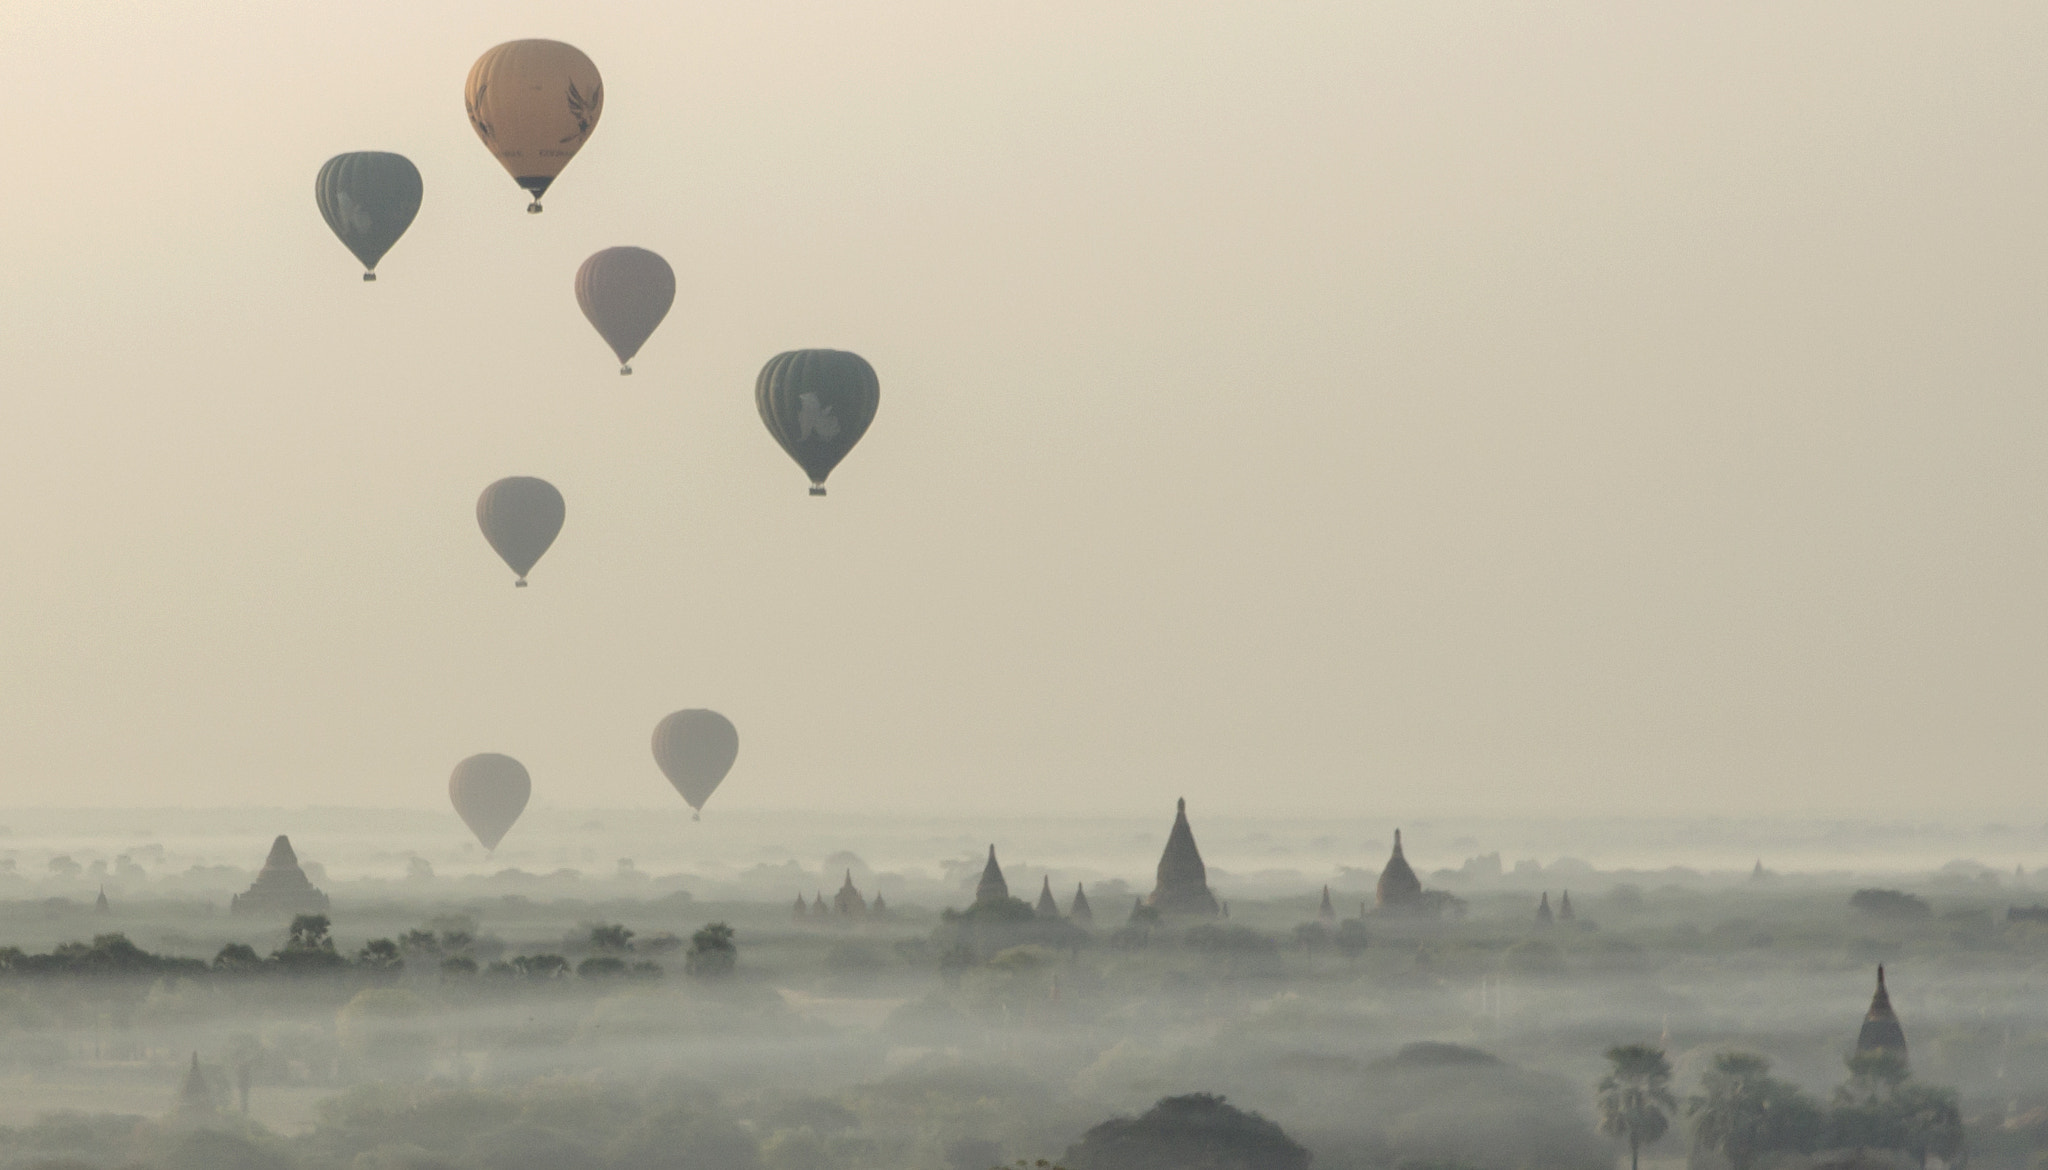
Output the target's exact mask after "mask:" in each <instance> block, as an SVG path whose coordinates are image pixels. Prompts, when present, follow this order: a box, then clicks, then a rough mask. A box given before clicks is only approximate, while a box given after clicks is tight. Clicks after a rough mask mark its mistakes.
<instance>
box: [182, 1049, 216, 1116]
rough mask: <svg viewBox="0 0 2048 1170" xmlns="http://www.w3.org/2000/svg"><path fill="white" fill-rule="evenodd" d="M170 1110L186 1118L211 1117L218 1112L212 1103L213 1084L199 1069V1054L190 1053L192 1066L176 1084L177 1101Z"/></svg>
mask: <svg viewBox="0 0 2048 1170" xmlns="http://www.w3.org/2000/svg"><path fill="white" fill-rule="evenodd" d="M171 1112H172V1113H173V1114H174V1115H175V1116H177V1117H180V1118H183V1119H186V1120H197V1119H199V1118H202V1117H212V1116H213V1115H214V1114H215V1113H217V1112H219V1110H218V1109H216V1107H215V1106H214V1103H213V1086H211V1085H209V1084H207V1083H206V1074H205V1073H204V1072H202V1071H200V1068H199V1054H198V1053H197V1052H195V1053H193V1054H192V1067H190V1068H189V1069H187V1070H185V1080H184V1083H182V1084H180V1085H179V1086H178V1101H177V1104H176V1105H175V1106H173V1107H172V1110H171Z"/></svg>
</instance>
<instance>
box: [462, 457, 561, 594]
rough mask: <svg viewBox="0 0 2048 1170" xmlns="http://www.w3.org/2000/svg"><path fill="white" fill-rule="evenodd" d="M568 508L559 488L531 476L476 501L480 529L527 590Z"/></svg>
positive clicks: (500, 485)
mask: <svg viewBox="0 0 2048 1170" xmlns="http://www.w3.org/2000/svg"><path fill="white" fill-rule="evenodd" d="M566 514H567V506H566V505H564V504H563V503H562V493H560V492H558V491H556V490H555V485H554V484H551V483H549V482H548V481H547V480H544V479H535V478H533V477H532V476H530V475H514V476H510V477H507V478H505V479H501V480H499V481H498V482H496V483H494V484H492V485H491V486H489V487H487V488H485V489H484V494H483V495H480V496H478V497H477V498H476V523H477V527H479V528H481V529H483V530H484V539H485V540H488V541H490V542H491V547H492V548H493V549H496V550H497V553H498V555H499V556H501V557H503V558H505V563H506V564H508V565H510V566H512V571H513V572H514V573H517V574H518V575H519V580H518V582H517V584H518V586H519V588H521V589H524V588H526V574H528V573H529V572H532V571H533V563H534V562H535V561H538V560H539V559H540V557H541V554H542V553H544V552H546V551H548V546H549V545H551V544H553V543H555V536H556V535H557V534H558V533H560V532H561V531H562V518H563V516H564V515H566Z"/></svg>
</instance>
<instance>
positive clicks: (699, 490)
mask: <svg viewBox="0 0 2048 1170" xmlns="http://www.w3.org/2000/svg"><path fill="white" fill-rule="evenodd" d="M519 37H553V38H557V39H562V40H566V41H569V42H571V43H573V44H575V45H577V46H579V47H580V48H582V49H583V50H584V51H585V52H587V53H588V54H589V55H590V56H591V57H592V59H594V60H595V61H596V62H597V64H598V67H599V68H600V69H601V70H602V71H603V74H604V80H605V90H606V102H605V109H604V117H603V121H602V123H601V125H600V126H599V127H598V129H597V130H596V132H595V133H594V134H593V136H592V138H591V141H590V144H589V145H588V146H587V147H586V148H585V149H584V151H583V152H582V154H581V155H580V156H578V157H577V159H576V160H575V162H574V163H573V164H572V165H571V166H570V167H569V168H568V170H567V172H566V173H565V174H564V176H563V178H562V179H561V181H560V182H559V183H558V184H557V185H556V187H555V189H554V190H553V191H551V192H550V193H549V195H548V198H547V207H548V210H547V213H546V214H544V215H540V216H529V215H527V214H525V213H524V211H523V210H522V208H523V207H524V205H525V199H524V197H523V195H522V193H521V192H520V191H518V190H517V189H516V188H515V187H514V185H513V183H512V182H511V180H510V179H509V178H508V177H507V176H506V175H505V173H504V172H503V171H502V170H501V169H500V168H499V167H498V165H497V163H496V162H495V160H493V159H492V158H491V157H490V155H489V154H488V153H487V152H486V151H485V149H484V147H483V146H482V145H481V144H480V143H479V142H478V141H477V140H476V137H475V135H474V134H473V133H472V132H471V130H470V127H469V124H468V122H467V121H466V120H465V118H464V116H463V110H462V103H461V87H462V81H463V77H464V75H465V73H466V72H467V70H468V68H469V65H470V63H471V62H472V61H473V60H474V59H475V58H476V56H477V55H478V54H480V53H481V52H482V51H483V50H485V49H487V48H489V47H490V46H491V45H493V44H496V43H498V42H500V41H504V40H509V39H514V38H519ZM2044 43H2048V6H2043V5H2040V4H2038V3H2034V2H2032V0H2023V2H2015V3H1984V4H1962V5H1947V4H1943V5H1935V4H1880V3H1863V2H1858V3H1853V4H1851V3H1837V4H1822V3H1815V4H1796V5H1788V4H1783V3H1779V2H1776V0H1772V2H1769V3H1756V4H1737V3H1717V4H1712V5H1676V4H1654V5H1634V4H1628V5H1624V4H1563V3H1551V4H1542V5H1523V4H1515V5H1506V4H1499V5H1493V4H1445V3H1438V2H1435V0H1427V2H1422V0H1418V2H1414V3H1370V4H1366V3H1356V2H1345V3H1334V4H1320V5H1316V4H1288V5H1280V4H1254V3H1235V4H1198V3H1191V2H1188V0H1173V2H1171V3H1155V4H1139V3H1124V4H1114V5H1105V4H1093V3H1089V4H1076V3H1049V2H1046V0H1031V2H1029V3H1013V4H966V5H963V4H958V3H952V2H943V3H938V2H935V3H930V4H921V5H913V4H888V5H884V4H819V3H815V2H811V0H805V2H802V3H775V2H769V3H761V2H756V3H749V4H745V5H736V4H716V5H713V4H703V5H680V4H676V3H673V2H661V3H647V4H608V3H596V2H591V0H585V2H583V3H575V4H570V3H559V2H558V3H548V4H540V3H510V2H506V0H489V2H477V3H440V4H431V3H421V2H419V0H403V2H397V0H362V2H357V3H350V4H344V5H318V6H314V5H303V4H292V5H281V4H280V5H262V4H249V3H245V2H236V3H222V2H213V0H208V2H200V0H185V2H183V3H179V4H176V5H169V4H165V5H139V4H134V3H132V2H128V0H121V2H118V3H114V2H108V3H88V2H84V0H56V2H33V3H32V2H29V0H10V2H9V3H7V4H6V5H5V6H4V7H0V108H4V109H5V110H6V134H7V136H8V158H9V160H10V166H9V167H8V183H7V189H6V198H5V200H4V203H0V272H4V280H0V321H4V325H0V494H4V497H5V507H4V510H0V543H4V547H5V550H6V553H7V556H6V560H5V568H4V570H0V571H4V574H5V576H4V584H0V779H4V787H0V804H16V805H22V804H81V803H118V804H173V803H177V804H209V803H247V802H261V803H265V804H290V805H297V804H306V803H346V804H370V805H392V804H421V805H438V804H440V803H441V802H443V801H444V800H445V798H446V797H445V791H446V789H445V785H446V778H447V774H448V770H449V768H450V767H451V766H452V765H453V764H454V763H455V761H456V760H458V759H460V758H461V757H463V756H465V755H468V754H470V753H472V752H478V751H502V752H506V753H509V754H512V755H514V756H517V757H519V758H520V759H521V760H523V761H525V763H526V764H527V766H528V767H529V768H530V769H531V770H532V773H533V775H534V780H535V785H536V789H537V796H538V798H539V799H543V800H548V801H553V802H557V803H563V804H605V805H617V804H634V803H660V804H662V805H664V806H666V805H672V804H674V803H675V802H676V800H677V798H676V797H675V795H674V794H673V792H672V791H671V790H670V789H669V788H668V786H667V784H666V783H665V782H664V781H663V780H662V778H661V776H660V774H659V773H658V772H657V771H656V770H655V768H654V765H653V763H652V761H651V759H650V757H649V751H648V736H649V733H650V731H651V729H652V727H653V725H654V723H655V721H656V720H657V719H659V718H660V717H661V716H662V715H664V714H666V713H667V712H668V711H670V710H672V709H675V708H678V707H686V706H710V707H715V708H717V709H719V710H721V711H723V712H725V713H726V714H727V715H729V716H731V717H732V719H733V720H734V721H735V722H736V723H737V724H738V726H739V728H740V734H741V744H742V746H741V751H740V758H739V764H738V766H737V768H736V769H735V770H734V773H733V775H732V776H731V778H730V779H729V780H728V781H727V784H726V787H725V788H724V789H723V790H721V792H720V793H719V794H718V796H717V797H716V798H714V802H713V806H712V807H713V808H714V809H716V808H718V807H719V806H721V805H723V806H729V807H734V808H741V807H755V808H760V807H793V806H802V807H811V808H823V809H829V808H848V809H854V808H858V809H865V810H889V809H905V810H908V809H942V810H945V811H948V812H956V811H965V812H973V811H976V810H981V809H987V810H989V811H990V812H991V813H995V812H1000V811H1003V810H1020V809H1034V810H1041V811H1052V810H1071V811H1076V812H1086V811H1089V810H1092V809H1115V810H1121V811H1129V810H1158V811H1159V812H1160V813H1161V816H1162V817H1164V816H1166V815H1170V812H1171V808H1172V800H1173V798H1174V797H1176V796H1181V795H1185V796H1187V797H1188V798H1189V800H1190V801H1191V804H1192V811H1194V812H1196V813H1197V815H1198V816H1199V813H1200V812H1201V811H1202V810H1203V809H1209V810H1229V811H1233V812H1250V811H1254V810H1257V809H1262V808H1266V809H1278V810H1286V811H1289V812H1304V811H1310V812H1312V811H1316V810H1321V809H1333V810H1341V811H1343V812H1345V813H1347V814H1373V813H1376V812H1378V811H1379V810H1383V809H1384V810H1388V811H1393V812H1407V811H1415V812H1425V813H1426V812H1430V811H1449V810H1481V809H1483V810H1494V811H1500V812H1515V811H1544V812H1549V813H1570V812H1572V811H1574V810H1580V809H1583V810H1589V811H1597V812H1600V813H1602V814H1617V813H1620V814H1626V813H1631V812H1641V813H1646V814H1649V813H1659V814H1661V813H1669V812H1687V811H1716V812H1730V813H1745V814H1753V813H1770V812H1774V811H1780V810H1794V809H1797V810H1801V811H1808V812H1812V811H1819V812H1827V811H1830V810H1839V811H1840V812H1842V813H1844V814H1849V815H1860V814H1866V813H1869V812H1872V811H1880V810H1885V809H1892V810H1906V811H1913V812H1916V813H1917V812H1925V811H1933V810H1937V809H1941V808H1944V807H1949V806H1951V805H1954V806H1960V807H1962V808H1964V809H1968V810H1972V811H1973V812H1974V811H1975V810H1987V811H1995V812H1997V813H1998V814H2000V815H2002V816H2004V817H2007V818H2014V817H2016V818H2018V819H2019V820H2021V821H2029V820H2030V819H2031V818H2034V817H2036V816H2038V815H2041V814H2040V813H2039V811H2038V809H2039V806H2038V804H2037V803H2036V801H2037V794H2038V793H2039V792H2040V790H2041V789H2040V781H2041V779H2042V777H2043V773H2044V770H2048V716H2044V710H2048V605H2044V603H2048V535H2044V519H2048V472H2044V466H2048V461H2044V454H2048V407H2044V388H2048V378H2044V375H2048V331H2044V330H2043V328H2042V327H2041V326H2042V316H2043V311H2044V308H2048V304H2044V292H2048V231H2044V230H2043V226H2042V225H2043V223H2044V215H2048V54H2044V52H2043V51H2042V46H2043V44H2044ZM364 149H380V150H395V151H399V152H402V153H404V154H406V155H408V156H409V157H411V158H412V159H413V160H414V162H416V163H417V164H418V166H419V168H420V170H421V172H422V173H423V175H424V177H425V182H426V202H425V206H424V208H423V209H422V211H421V213H420V216H419V219H418V220H417V221H416V222H415V224H414V225H413V227H412V230H411V231H410V232H409V233H408V234H407V235H406V237H405V238H404V239H403V240H401V241H400V242H399V244H398V246H397V247H396V248H395V249H394V250H393V251H392V253H391V254H390V255H389V256H388V257H387V258H386V259H385V261H384V262H383V264H382V265H380V269H379V271H380V273H381V277H382V278H381V279H380V281H379V282H378V283H376V284H374V285H365V284H363V283H362V282H361V281H360V279H359V278H358V272H359V269H358V267H357V265H356V264H355V262H354V260H353V259H352V258H351V257H350V256H349V255H348V253H347V252H346V251H345V250H344V249H343V248H342V246H341V245H340V243H338V242H337V241H336V240H335V239H334V238H333V237H332V236H331V235H330V234H329V232H328V230H327V228H326V226H325V225H324V224H323V223H322V221H321V219H320V216H319V214H318V212H317V210H316V209H315V207H314V204H313V197H312V183H313V176H314V173H315V171H316V170H317V169H318V168H319V166H320V164H321V162H322V161H324V160H325V159H326V158H328V157H329V156H331V155H333V154H336V153H339V152H341V151H347V150H364ZM616 244H636V245H641V246H645V247H649V248H653V249H655V250H656V251H659V252H661V253H662V254H663V255H665V256H666V257H667V258H668V259H669V260H670V261H671V262H672V263H673V264H674V266H675V268H676V272H677V276H678V281H679V286H680V290H679V293H678V296H677V300H676V306H675V309H674V311H673V312H672V313H671V314H670V316H669V318H668V321H667V322H666V324H665V325H664V326H663V327H662V329H661V330H660V331H659V332H658V333H657V334H656V335H655V337H654V339H653V341H651V342H650V343H649V344H648V346H647V347H646V349H645V350H643V352H642V353H641V355H640V357H639V358H638V359H637V360H636V361H635V363H634V365H635V368H636V371H637V373H636V375H635V376H634V377H632V378H630V379H622V378H620V377H618V375H617V374H616V372H615V363H614V362H613V360H612V358H611V356H610V354H609V352H608V351H607V350H606V348H605V347H604V345H603V343H602V342H601V341H600V340H599V339H598V337H597V335H596V334H595V332H594V331H593V330H592V329H591V328H590V327H589V326H588V324H587V323H586V322H585V321H584V320H583V318H582V316H581V314H580V313H579V312H578V310H577V308H576V305H575V301H574V298H573V296H572V293H571V278H572V276H573V274H574V272H575V269H576V266H577V264H578V263H580V262H581V260H582V259H583V257H585V256H586V255H588V254H589V253H591V252H593V251H595V250H597V249H598V248H601V247H607V246H611V245H616ZM807 346H831V347H837V348H845V349H853V350H856V351H858V352H860V353H862V354H863V355H865V356H866V357H867V358H868V359H869V360H870V361H871V362H872V363H873V364H874V366H875V368H876V370H877V371H878V372H879V374H880V376H881V380H882V405H881V412H880V414H879V416H878V418H877V419H876V422H875V425H874V427H873V429H872V430H871V431H870V432H869V434H868V436H867V438H866V440H865V441H864V442H863V443H862V444H861V446H860V447H859V448H858V449H857V450H856V451H855V452H854V453H853V455H852V456H851V457H850V458H849V459H848V460H847V462H846V463H845V464H843V465H842V466H841V468H840V470H839V471H838V472H837V473H836V474H835V475H834V476H833V478H832V481H831V493H832V494H831V495H830V496H829V497H828V498H827V499H824V500H814V499H810V498H808V497H807V496H806V495H805V490H804V489H805V480H804V477H803V475H802V473H801V472H800V471H799V470H798V469H797V468H796V466H795V464H793V463H792V462H791V461H790V460H789V459H788V458H787V457H785V456H784V455H783V453H782V452H781V451H780V450H779V449H778V448H777V447H776V446H775V444H774V443H773V441H772V440H771V439H770V438H769V437H768V435H767V433H766V431H765V430H764V428H763V427H762V426H761V423H760V420H759V419H758V417H757V416H756V414H755V411H754V405H753V397H752V387H753V379H754V375H755V372H756V371H757V370H758V369H759V368H760V366H761V364H762V362H764V361H765V360H766V359H767V358H768V357H770V356H771V355H773V354H775V353H776V352H778V351H781V350H785V349H793V348H800V347H807ZM516 474H526V475H539V476H543V477H545V478H547V479H549V480H551V481H552V482H553V483H555V484H556V485H557V486H558V487H560V488H561V489H562V491H563V493H564V495H565V496H566V497H567V500H568V517H569V518H568V523H567V526H566V528H565V529H564V531H563V534H562V537H561V539H560V540H559V541H558V542H557V544H556V545H555V547H554V549H553V550H552V551H551V552H550V553H549V554H548V556H547V557H546V559H544V560H543V561H542V562H541V564H540V566H539V567H538V569H537V570H536V571H535V573H534V576H533V587H532V588H530V589H523V590H515V589H513V588H512V577H511V574H510V573H509V572H508V571H507V570H506V568H505V567H504V565H503V564H502V563H500V562H499V561H498V560H497V558H496V557H495V556H494V555H493V554H492V553H491V552H490V550H489V548H488V547H487V546H486V545H485V544H484V542H483V539H482V537H481V536H480V535H479V534H478V532H477V529H476V523H475V518H474V501H475V499H476V495H477V493H478V492H479V491H480V490H481V489H482V488H483V486H484V485H485V484H487V483H489V482H491V481H492V480H494V479H497V478H499V477H501V476H505V475H516ZM1198 824H1199V821H1198Z"/></svg>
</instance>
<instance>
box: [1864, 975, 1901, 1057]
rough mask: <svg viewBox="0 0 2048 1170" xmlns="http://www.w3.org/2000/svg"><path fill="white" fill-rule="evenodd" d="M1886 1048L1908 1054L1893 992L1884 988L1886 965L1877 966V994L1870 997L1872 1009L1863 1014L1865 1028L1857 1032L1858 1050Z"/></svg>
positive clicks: (1867, 1050)
mask: <svg viewBox="0 0 2048 1170" xmlns="http://www.w3.org/2000/svg"><path fill="white" fill-rule="evenodd" d="M1878 1049H1884V1050H1888V1051H1892V1052H1896V1053H1898V1054H1899V1055H1900V1056H1904V1055H1906V1030H1905V1029H1904V1028H1902V1027H1900V1026H1899V1017H1898V1015H1897V1013H1895V1012H1893V1011H1892V997H1891V993H1890V992H1888V991H1886V990H1885V989H1884V965H1883V964H1879V965H1878V968H1877V994H1875V995H1873V996H1871V997H1870V1011H1868V1012H1866V1013H1865V1014H1864V1016H1863V1030H1862V1031H1860V1032H1858V1033H1857V1034H1856V1051H1858V1052H1871V1051H1875V1050H1878Z"/></svg>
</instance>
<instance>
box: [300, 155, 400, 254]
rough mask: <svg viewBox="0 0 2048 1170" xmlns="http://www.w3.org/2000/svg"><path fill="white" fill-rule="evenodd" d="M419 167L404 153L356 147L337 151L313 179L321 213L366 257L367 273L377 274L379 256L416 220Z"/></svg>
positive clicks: (342, 237)
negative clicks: (349, 150) (355, 149)
mask: <svg viewBox="0 0 2048 1170" xmlns="http://www.w3.org/2000/svg"><path fill="white" fill-rule="evenodd" d="M420 192H421V186H420V172H419V168H418V167H415V166H413V165H412V160H411V159H408V158H406V157H405V156H404V155H402V154H390V153H388V152H386V151H382V150H358V151H355V152H353V153H351V154H337V155H335V156H334V157H333V158H330V159H328V160H327V162H326V163H325V164H324V165H323V166H321V168H320V177H319V178H316V179H314V180H313V198H314V199H315V200H317V201H318V202H319V204H320V215H321V218H323V219H325V220H326V221H327V226H328V227H330V228H333V229H334V234H335V235H337V236H340V237H341V242H342V243H343V244H345V245H347V247H348V250H349V251H351V252H354V253H355V254H356V259H358V260H360V261H362V262H363V279H364V280H375V279H377V271H376V269H377V261H379V260H382V259H383V258H384V253H386V252H389V251H390V250H391V245H393V244H395V243H397V242H398V237H400V236H402V235H404V234H405V229H406V228H409V227H411V226H412V217H413V216H415V215H418V214H419V210H420Z"/></svg>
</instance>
